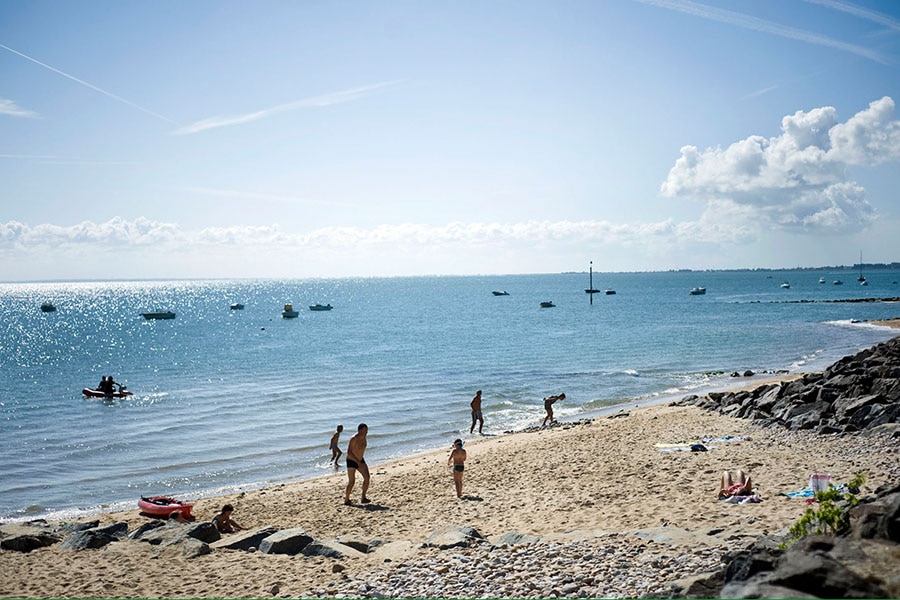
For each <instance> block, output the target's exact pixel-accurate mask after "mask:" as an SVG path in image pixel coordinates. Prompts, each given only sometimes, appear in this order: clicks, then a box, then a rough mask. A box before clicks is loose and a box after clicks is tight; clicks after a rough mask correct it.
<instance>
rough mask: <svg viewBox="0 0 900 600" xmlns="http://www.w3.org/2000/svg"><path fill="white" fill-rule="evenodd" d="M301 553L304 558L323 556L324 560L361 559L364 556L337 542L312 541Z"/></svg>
mask: <svg viewBox="0 0 900 600" xmlns="http://www.w3.org/2000/svg"><path fill="white" fill-rule="evenodd" d="M301 553H302V554H303V555H304V556H324V557H326V558H346V557H348V556H356V557H362V556H364V554H363V553H362V552H360V551H359V550H354V549H353V548H351V547H350V546H345V545H344V544H341V543H339V542H325V541H320V540H314V541H312V542H310V543H309V544H307V545H306V546H304V547H303V550H302V551H301Z"/></svg>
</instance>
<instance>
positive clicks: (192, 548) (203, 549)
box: [181, 537, 212, 558]
mask: <svg viewBox="0 0 900 600" xmlns="http://www.w3.org/2000/svg"><path fill="white" fill-rule="evenodd" d="M210 552H212V548H210V547H209V544H207V543H206V542H204V541H201V540H199V539H197V538H192V537H187V538H184V540H183V541H182V542H181V555H182V556H184V557H185V558H197V557H198V556H203V555H205V554H209V553H210Z"/></svg>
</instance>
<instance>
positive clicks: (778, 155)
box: [661, 97, 900, 232]
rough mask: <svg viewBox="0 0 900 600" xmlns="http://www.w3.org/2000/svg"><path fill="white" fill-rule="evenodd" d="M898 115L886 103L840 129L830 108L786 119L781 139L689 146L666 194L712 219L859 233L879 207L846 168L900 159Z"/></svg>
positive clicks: (672, 173)
mask: <svg viewBox="0 0 900 600" xmlns="http://www.w3.org/2000/svg"><path fill="white" fill-rule="evenodd" d="M893 113H894V101H893V100H892V99H891V98H889V97H884V98H881V99H880V100H876V101H875V102H872V103H871V104H870V105H869V107H868V108H867V109H865V110H863V111H860V112H859V113H857V114H856V115H854V116H853V117H851V118H850V119H848V120H847V121H846V122H843V123H842V122H840V121H839V119H838V115H837V111H836V110H835V109H834V107H830V106H826V107H822V108H816V109H813V110H810V111H808V112H804V111H797V112H796V113H794V114H793V115H788V116H786V117H784V118H783V119H782V121H781V130H782V133H781V135H779V136H776V137H772V138H766V137H763V136H758V135H754V136H750V137H748V138H746V139H744V140H740V141H737V142H734V143H733V144H731V145H730V146H728V147H727V148H724V149H723V148H720V147H719V148H708V149H706V150H703V151H701V150H699V149H698V148H697V147H696V146H685V147H683V148H682V149H681V157H680V158H679V159H678V160H676V161H675V165H674V166H673V167H672V169H671V170H670V171H669V175H668V177H667V179H666V180H665V182H663V184H662V186H661V192H662V194H663V195H664V196H672V197H674V196H686V197H692V198H696V199H699V200H703V201H705V202H707V215H706V219H707V220H709V221H712V220H716V219H722V220H731V221H734V218H735V217H736V216H740V217H741V218H743V219H747V220H748V222H750V221H756V222H757V223H758V225H759V226H761V227H775V228H779V229H784V230H801V231H810V232H852V231H859V230H862V229H864V228H865V227H867V226H868V225H869V224H871V222H872V221H873V220H874V219H875V209H874V207H873V206H872V205H871V204H870V203H869V201H868V199H867V198H866V190H865V189H864V188H862V187H861V186H859V185H858V184H856V183H855V182H852V181H848V180H847V175H846V170H847V167H848V166H876V165H880V164H884V163H889V162H897V161H900V121H897V120H896V119H894V116H893Z"/></svg>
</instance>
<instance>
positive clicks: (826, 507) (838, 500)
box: [781, 473, 866, 548]
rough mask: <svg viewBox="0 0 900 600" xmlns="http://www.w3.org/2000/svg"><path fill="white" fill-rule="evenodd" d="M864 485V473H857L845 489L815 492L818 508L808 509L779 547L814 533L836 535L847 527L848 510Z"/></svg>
mask: <svg viewBox="0 0 900 600" xmlns="http://www.w3.org/2000/svg"><path fill="white" fill-rule="evenodd" d="M865 482H866V475H865V473H857V474H856V475H854V476H853V478H852V479H851V480H850V481H849V483H848V484H847V487H846V488H837V487H834V486H833V485H831V486H829V487H828V489H827V490H825V491H823V492H816V497H815V500H816V503H817V506H816V507H815V508H814V507H812V506H810V507H809V508H807V509H806V512H805V513H803V516H802V517H800V520H798V521H797V522H796V523H794V525H793V526H792V527H791V528H790V530H789V532H790V534H791V537H790V539H789V540H788V541H787V542H786V543H784V544H782V545H781V546H782V548H784V547H787V546H789V545H790V544H792V543H794V542H796V541H797V540H799V539H800V538H802V537H803V536H806V535H809V534H812V533H815V534H822V535H838V534H841V533H844V532H845V531H847V530H848V529H849V528H850V509H851V508H853V507H854V506H856V505H857V504H859V499H858V498H857V497H856V494H858V493H859V488H861V487H862V486H863V484H864V483H865Z"/></svg>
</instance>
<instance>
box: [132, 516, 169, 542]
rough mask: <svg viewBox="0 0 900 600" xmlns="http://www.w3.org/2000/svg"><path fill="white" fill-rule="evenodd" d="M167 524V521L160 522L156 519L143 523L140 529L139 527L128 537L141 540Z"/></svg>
mask: <svg viewBox="0 0 900 600" xmlns="http://www.w3.org/2000/svg"><path fill="white" fill-rule="evenodd" d="M165 524H166V522H165V521H160V520H157V519H154V520H152V521H147V522H146V523H143V524H142V525H141V526H140V527H138V528H137V529H135V530H134V531H132V532H131V533H130V534H128V537H130V538H131V539H133V540H137V539H140V538H141V536H143V535H144V534H145V533H147V532H148V531H151V530H153V529H156V528H157V527H162V526H163V525H165Z"/></svg>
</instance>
